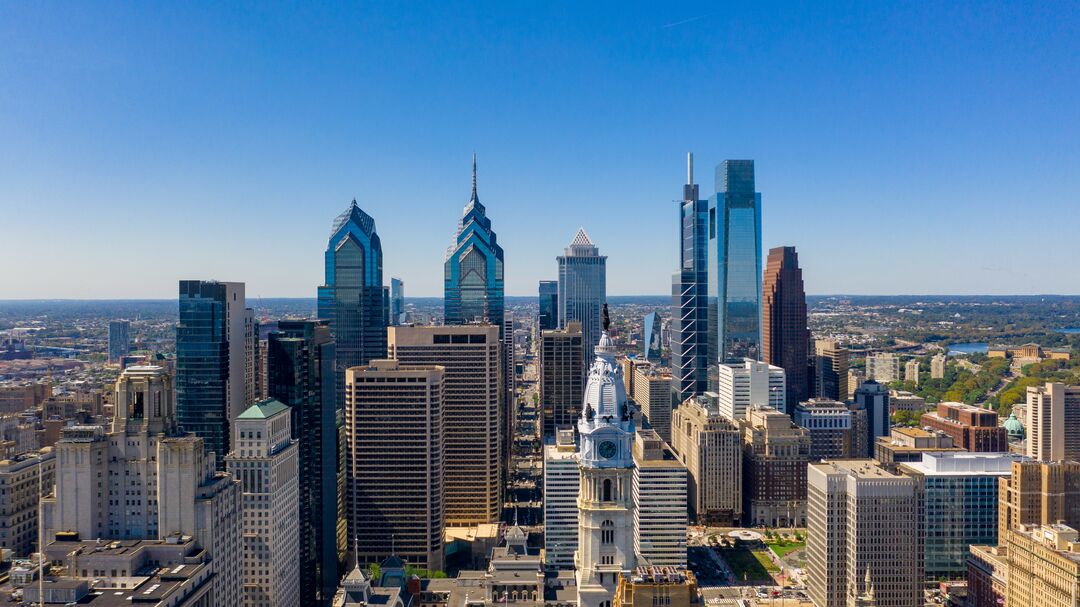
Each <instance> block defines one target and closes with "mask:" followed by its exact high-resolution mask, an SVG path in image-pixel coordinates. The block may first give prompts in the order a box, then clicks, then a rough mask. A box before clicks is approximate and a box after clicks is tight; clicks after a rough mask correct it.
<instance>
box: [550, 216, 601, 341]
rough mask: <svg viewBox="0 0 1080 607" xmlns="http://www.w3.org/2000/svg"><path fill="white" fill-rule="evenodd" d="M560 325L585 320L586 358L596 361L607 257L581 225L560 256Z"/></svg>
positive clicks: (564, 325)
mask: <svg viewBox="0 0 1080 607" xmlns="http://www.w3.org/2000/svg"><path fill="white" fill-rule="evenodd" d="M558 262H559V327H561V328H566V325H567V323H569V322H570V321H572V320H576V321H579V322H580V323H581V333H582V335H583V337H584V339H585V344H584V345H585V358H586V360H592V357H593V349H594V348H596V344H598V343H600V334H601V332H602V330H601V326H600V310H601V309H603V307H604V304H605V303H607V256H606V255H601V254H600V249H599V248H597V247H596V245H594V244H593V243H592V241H591V240H589V235H588V234H586V233H585V228H578V231H577V234H575V235H574V239H573V240H572V241H570V246H568V247H566V250H565V251H564V254H563V255H559V257H558Z"/></svg>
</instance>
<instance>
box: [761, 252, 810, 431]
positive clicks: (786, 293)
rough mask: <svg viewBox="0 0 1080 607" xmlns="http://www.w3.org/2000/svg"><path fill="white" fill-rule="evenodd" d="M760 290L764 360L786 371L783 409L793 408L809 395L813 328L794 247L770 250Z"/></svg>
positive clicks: (762, 358)
mask: <svg viewBox="0 0 1080 607" xmlns="http://www.w3.org/2000/svg"><path fill="white" fill-rule="evenodd" d="M761 292H762V295H761V360H763V361H765V362H767V363H769V364H770V365H773V366H776V367H780V368H781V369H783V370H784V375H785V376H786V387H787V390H786V391H787V397H786V405H785V407H784V410H785V411H792V410H794V409H795V406H796V405H798V404H799V403H801V402H803V401H804V400H806V399H807V398H809V396H810V378H809V364H810V359H809V353H808V352H807V349H808V348H809V347H810V330H809V329H807V328H806V291H805V290H803V279H802V270H801V269H799V255H798V253H796V252H795V247H776V248H774V249H770V250H769V256H768V259H767V261H766V264H765V279H764V282H763V283H762V287H761Z"/></svg>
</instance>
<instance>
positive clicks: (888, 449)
mask: <svg viewBox="0 0 1080 607" xmlns="http://www.w3.org/2000/svg"><path fill="white" fill-rule="evenodd" d="M966 452H967V451H966V450H965V449H962V448H960V447H957V446H955V445H954V444H953V439H952V437H951V436H949V435H948V434H945V433H944V432H941V431H940V430H923V429H922V428H892V430H891V433H890V435H889V436H888V437H885V436H883V437H881V438H879V439H877V443H876V444H875V446H874V459H876V460H877V461H878V462H879V463H881V465H882V466H883V467H884V468H885V469H886V470H889V471H890V472H896V467H897V466H898V465H900V464H906V463H910V462H921V461H922V457H923V454H924V453H966Z"/></svg>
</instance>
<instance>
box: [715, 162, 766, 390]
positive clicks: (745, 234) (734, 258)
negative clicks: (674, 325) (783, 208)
mask: <svg viewBox="0 0 1080 607" xmlns="http://www.w3.org/2000/svg"><path fill="white" fill-rule="evenodd" d="M708 226H709V234H708V239H709V240H708V242H709V246H708V273H709V276H708V293H709V299H708V302H709V335H708V339H709V365H710V368H711V367H712V366H713V365H716V364H718V363H723V362H727V361H738V360H741V359H743V358H753V359H754V360H758V359H759V358H760V350H761V347H760V344H761V194H760V193H758V192H755V191H754V161H753V160H725V161H724V162H723V163H721V164H720V166H718V167H717V168H716V194H714V195H713V197H712V198H710V199H709V219H708ZM712 379H713V378H712V374H711V373H710V376H709V380H710V381H709V383H710V386H711V384H712V383H713V382H712Z"/></svg>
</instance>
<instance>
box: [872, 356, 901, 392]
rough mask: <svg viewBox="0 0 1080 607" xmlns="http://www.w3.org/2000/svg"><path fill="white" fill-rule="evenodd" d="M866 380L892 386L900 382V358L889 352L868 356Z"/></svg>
mask: <svg viewBox="0 0 1080 607" xmlns="http://www.w3.org/2000/svg"><path fill="white" fill-rule="evenodd" d="M866 379H872V380H874V381H876V382H877V383H879V384H891V383H892V382H894V381H898V380H900V379H901V377H900V358H899V357H898V356H897V355H895V354H892V353H889V352H882V353H879V354H871V355H869V356H867V357H866Z"/></svg>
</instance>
